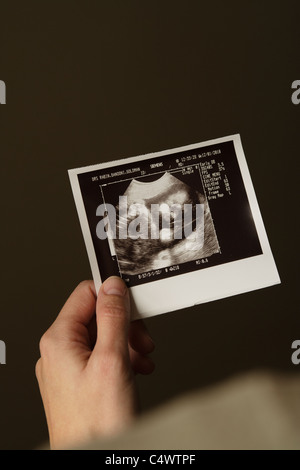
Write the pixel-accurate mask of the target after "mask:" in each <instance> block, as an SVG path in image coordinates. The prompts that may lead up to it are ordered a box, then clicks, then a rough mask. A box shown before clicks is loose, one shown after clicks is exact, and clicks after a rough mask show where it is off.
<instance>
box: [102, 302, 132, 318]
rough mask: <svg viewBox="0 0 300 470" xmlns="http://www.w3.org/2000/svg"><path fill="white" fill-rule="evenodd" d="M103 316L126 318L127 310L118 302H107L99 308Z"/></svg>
mask: <svg viewBox="0 0 300 470" xmlns="http://www.w3.org/2000/svg"><path fill="white" fill-rule="evenodd" d="M101 315H102V316H103V317H113V318H117V319H122V318H126V316H127V312H126V308H125V305H124V304H122V303H120V302H112V301H110V302H107V303H105V304H104V305H103V306H102V308H101Z"/></svg>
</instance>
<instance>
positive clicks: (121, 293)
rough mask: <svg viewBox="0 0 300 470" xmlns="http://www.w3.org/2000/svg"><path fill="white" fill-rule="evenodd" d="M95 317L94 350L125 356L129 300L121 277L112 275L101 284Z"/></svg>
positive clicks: (126, 351)
mask: <svg viewBox="0 0 300 470" xmlns="http://www.w3.org/2000/svg"><path fill="white" fill-rule="evenodd" d="M96 318H97V341H96V345H95V350H97V352H101V353H103V352H105V353H117V354H120V355H121V356H123V357H125V356H127V355H128V331H129V324H130V301H129V292H128V289H127V287H126V285H125V283H124V282H123V281H122V279H121V278H119V277H117V276H112V277H110V278H108V279H106V280H105V281H104V283H103V284H102V286H101V288H100V291H99V294H98V298H97V304H96ZM95 352H96V351H95Z"/></svg>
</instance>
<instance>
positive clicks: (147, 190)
mask: <svg viewBox="0 0 300 470" xmlns="http://www.w3.org/2000/svg"><path fill="white" fill-rule="evenodd" d="M123 196H126V198H124V199H125V200H126V204H127V207H126V208H124V207H123V208H121V207H120V205H118V206H117V207H116V212H117V232H118V233H119V234H120V233H123V234H124V233H126V231H127V234H128V236H127V238H122V237H120V236H116V238H115V239H114V240H113V242H114V246H115V251H116V255H117V258H118V264H119V268H120V271H121V274H127V275H136V274H139V273H142V272H145V271H150V270H153V269H159V268H164V267H167V266H172V265H174V264H181V263H186V262H189V261H193V260H196V259H200V258H206V257H209V256H211V255H212V254H214V253H218V252H219V251H220V249H219V244H218V240H217V236H216V233H215V230H214V225H213V221H212V217H211V214H210V211H209V207H208V203H207V200H206V198H205V197H204V195H203V194H202V193H201V192H199V191H197V190H195V189H194V188H192V187H190V186H189V185H187V184H186V183H184V182H183V181H181V180H180V179H178V178H177V177H176V176H173V175H172V174H171V173H169V172H165V173H164V174H163V175H162V176H160V177H159V178H158V179H156V180H155V181H151V182H146V181H143V180H139V181H138V180H136V179H133V180H131V182H130V184H129V186H128V187H127V189H126V191H125V193H124V194H123ZM132 208H134V210H132ZM136 208H138V209H139V210H138V211H137V210H136ZM137 214H138V217H137ZM124 215H125V216H124ZM197 221H198V223H197ZM132 225H133V226H134V228H135V230H136V231H135V236H134V234H133V233H132ZM130 229H131V231H130ZM139 230H140V232H139Z"/></svg>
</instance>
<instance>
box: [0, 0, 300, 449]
mask: <svg viewBox="0 0 300 470" xmlns="http://www.w3.org/2000/svg"><path fill="white" fill-rule="evenodd" d="M299 13H300V4H299V2H298V1H285V2H283V1H279V0H273V1H251V2H250V1H235V2H222V1H219V2H202V1H181V2H180V1H174V0H173V1H154V0H152V1H151V2H141V1H114V2H104V1H103V2H101V1H96V0H94V1H91V0H89V1H83V0H82V1H75V0H60V1H57V0H56V1H54V0H51V1H50V0H45V1H43V2H41V1H38V0H37V1H33V0H27V1H23V0H19V1H5V0H1V3H0V16H1V27H0V79H2V80H4V81H5V82H6V85H7V104H6V105H5V106H2V107H1V111H0V113H1V114H0V119H1V121H0V155H1V184H0V188H1V195H0V196H1V198H0V201H1V220H2V223H1V276H2V279H1V287H2V289H1V317H0V339H2V340H4V341H5V342H6V346H7V364H6V365H5V366H4V365H3V366H0V407H1V408H0V420H1V429H0V447H1V448H2V449H28V448H34V447H36V446H37V445H39V444H40V443H41V442H43V441H44V440H45V439H46V437H47V429H46V424H45V419H44V413H43V408H42V404H41V400H40V396H39V391H38V388H37V383H36V380H35V375H34V366H35V362H36V360H37V358H38V356H39V352H38V343H39V339H40V336H41V335H42V333H43V332H44V331H45V329H46V328H47V327H48V326H49V325H50V324H51V322H52V321H53V320H54V318H55V316H56V315H57V313H58V311H59V309H60V308H61V306H62V304H63V303H64V301H65V299H66V297H67V296H68V295H69V293H70V292H71V291H72V290H73V288H74V287H75V286H76V284H77V283H78V282H79V281H80V280H82V279H85V278H90V277H91V273H90V268H89V264H88V259H87V255H86V251H85V247H84V242H83V239H82V235H81V230H80V226H79V222H78V219H77V214H76V210H75V205H74V201H73V197H72V193H71V189H70V185H69V180H68V176H67V169H68V168H74V167H77V166H83V165H88V164H93V163H98V162H102V161H109V160H111V159H118V158H121V157H129V156H134V155H139V154H142V153H148V152H154V151H159V150H163V149H167V148H172V147H177V146H181V145H186V144H191V143H195V142H201V141H203V140H208V139H212V138H216V137H222V136H225V135H229V134H233V133H237V132H239V133H240V134H241V136H242V142H243V145H244V150H245V153H246V157H247V160H248V165H249V169H250V172H251V175H252V179H253V182H254V186H255V189H256V193H257V197H258V201H259V204H260V208H261V212H262V215H263V218H264V221H265V226H266V229H267V233H268V236H269V239H270V243H271V247H272V250H273V253H274V256H275V260H276V263H277V266H278V270H279V273H280V276H281V279H282V285H280V286H276V287H270V288H267V289H263V290H260V291H256V292H253V293H248V294H244V295H239V296H236V297H232V298H229V299H225V300H220V301H217V302H213V303H209V304H205V305H202V306H198V307H194V308H190V309H187V310H184V311H180V312H174V313H171V314H167V315H163V316H159V317H155V318H151V319H149V320H147V325H148V327H149V329H150V331H151V333H152V335H153V337H154V339H155V341H156V352H155V354H154V358H155V360H156V363H157V368H156V371H155V373H154V374H153V375H152V376H151V377H141V378H139V388H140V391H141V397H142V404H143V408H144V409H148V408H150V407H152V406H154V405H156V404H159V403H162V402H164V401H165V400H167V399H169V398H171V397H173V396H176V395H177V394H179V393H181V392H183V391H185V390H190V389H193V388H195V387H203V386H207V385H209V384H213V383H217V382H219V381H222V380H223V379H225V378H226V377H230V376H232V375H234V374H236V373H239V372H241V371H246V370H249V369H253V368H268V369H272V370H274V369H275V370H285V371H294V372H295V371H296V372H298V371H299V372H300V365H299V366H298V369H297V366H294V365H292V363H291V359H290V357H291V343H292V341H293V340H294V339H299V337H300V332H299V327H300V322H299V313H298V282H297V281H298V279H297V274H298V264H299V256H298V250H299V248H298V230H297V225H298V214H299V211H298V201H297V198H298V180H299V176H298V173H297V169H298V166H299V165H298V161H299V124H300V105H299V106H295V105H293V104H292V102H291V94H292V91H291V84H292V82H293V81H294V80H296V79H299V78H300V76H299V75H300V71H299V32H298V31H299ZM199 289H201V286H199Z"/></svg>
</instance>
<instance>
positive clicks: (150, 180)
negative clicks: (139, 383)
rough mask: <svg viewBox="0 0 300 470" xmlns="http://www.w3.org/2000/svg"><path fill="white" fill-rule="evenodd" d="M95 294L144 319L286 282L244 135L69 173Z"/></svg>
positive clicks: (102, 164) (78, 169) (74, 170)
mask: <svg viewBox="0 0 300 470" xmlns="http://www.w3.org/2000/svg"><path fill="white" fill-rule="evenodd" d="M69 176H70V181H71V186H72V190H73V194H74V198H75V202H76V207H77V211H78V215H79V219H80V223H81V228H82V232H83V236H84V240H85V243H86V247H87V253H88V256H89V260H90V264H91V268H92V272H93V277H94V281H95V286H96V289H99V287H100V285H101V283H102V282H103V281H104V280H105V279H106V278H108V277H109V276H112V275H116V276H120V277H122V278H123V280H124V282H125V283H126V284H127V286H128V287H129V288H130V292H131V293H132V305H133V311H134V312H135V313H134V316H135V318H139V315H140V314H143V315H146V316H147V315H154V314H158V313H164V312H166V311H169V310H174V309H176V308H182V307H184V306H187V305H195V304H198V303H201V302H203V301H208V300H213V299H217V298H221V297H225V296H228V295H234V294H235V293H239V292H245V291H248V290H253V289H257V288H261V287H263V286H267V285H270V284H275V283H278V282H280V280H279V277H278V273H277V270H276V266H275V263H274V260H273V257H272V253H271V250H270V247H269V243H268V239H267V235H266V233H265V229H264V226H263V223H262V219H261V216H260V212H259V207H258V204H257V201H256V197H255V192H254V189H253V186H252V182H251V178H250V174H249V171H248V167H247V163H246V159H245V156H244V153H243V149H242V146H241V140H240V136H239V135H234V136H229V137H224V138H221V139H215V140H212V141H209V142H206V143H200V144H193V145H188V146H185V147H180V148H176V149H171V150H165V151H162V152H156V153H154V154H148V155H141V156H137V157H131V158H126V159H121V160H115V161H113V162H105V163H101V164H96V165H92V166H89V167H83V168H77V169H73V170H69Z"/></svg>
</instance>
